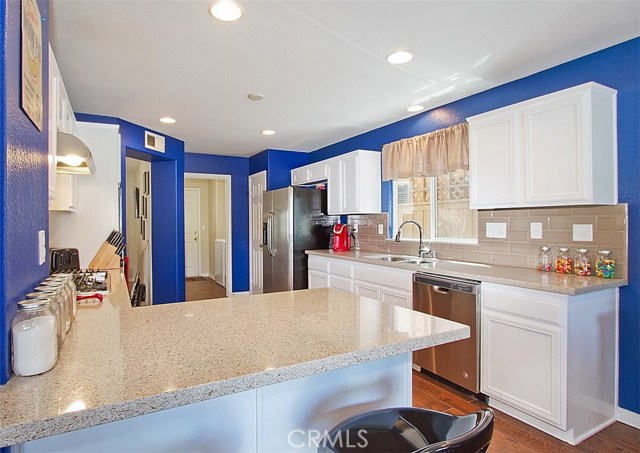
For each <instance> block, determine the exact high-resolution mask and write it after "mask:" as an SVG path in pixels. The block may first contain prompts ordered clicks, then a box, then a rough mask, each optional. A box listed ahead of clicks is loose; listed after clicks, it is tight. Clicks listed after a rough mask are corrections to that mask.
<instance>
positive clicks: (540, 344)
mask: <svg viewBox="0 0 640 453" xmlns="http://www.w3.org/2000/svg"><path fill="white" fill-rule="evenodd" d="M616 297H617V292H616V290H615V289H607V290H602V291H597V292H593V293H588V294H582V295H576V296H567V295H562V294H557V293H550V292H545V291H536V290H530V289H524V288H515V287H510V286H504V285H496V284H491V283H482V294H481V304H482V306H481V319H482V323H481V341H480V344H481V356H480V363H481V366H480V368H481V377H480V384H481V391H482V393H484V394H485V395H487V396H489V404H490V405H492V406H494V407H496V408H498V409H500V410H502V411H504V412H506V413H508V414H510V415H512V416H514V417H516V418H518V419H520V420H523V421H525V422H527V423H529V424H530V425H532V426H535V427H536V428H538V429H541V430H542V431H545V432H547V433H549V434H551V435H553V436H555V437H558V438H560V439H562V440H564V441H566V442H569V443H571V444H574V445H575V444H577V443H579V442H580V441H581V440H583V439H585V438H586V437H588V436H590V435H591V434H593V433H595V432H596V431H598V430H600V429H602V428H603V427H605V426H607V425H608V424H610V423H612V422H613V421H615V402H616V398H615V379H616V378H615V374H616V373H615V355H616V325H617V319H616V312H617V311H616Z"/></svg>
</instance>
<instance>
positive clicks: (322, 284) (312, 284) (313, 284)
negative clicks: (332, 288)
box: [309, 270, 329, 289]
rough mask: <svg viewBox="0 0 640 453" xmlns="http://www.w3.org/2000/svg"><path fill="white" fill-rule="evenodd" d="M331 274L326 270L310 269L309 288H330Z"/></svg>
mask: <svg viewBox="0 0 640 453" xmlns="http://www.w3.org/2000/svg"><path fill="white" fill-rule="evenodd" d="M328 287H329V275H328V274H326V273H324V272H318V271H312V270H310V271H309V289H314V288H328Z"/></svg>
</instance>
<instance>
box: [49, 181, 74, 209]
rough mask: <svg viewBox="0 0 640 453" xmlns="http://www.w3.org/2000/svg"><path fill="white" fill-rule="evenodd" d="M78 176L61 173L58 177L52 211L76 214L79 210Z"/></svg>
mask: <svg viewBox="0 0 640 453" xmlns="http://www.w3.org/2000/svg"><path fill="white" fill-rule="evenodd" d="M77 178H78V176H77V175H68V174H64V173H59V174H57V175H56V196H55V199H54V200H53V203H52V204H51V205H50V206H49V210H50V211H68V212H75V211H76V210H77V208H78V179H77Z"/></svg>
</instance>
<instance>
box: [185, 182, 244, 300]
mask: <svg viewBox="0 0 640 453" xmlns="http://www.w3.org/2000/svg"><path fill="white" fill-rule="evenodd" d="M184 178H185V179H187V178H188V179H216V180H219V181H224V192H225V193H224V195H225V203H224V204H225V208H224V210H225V213H226V215H227V234H226V238H225V239H226V240H227V282H226V283H227V286H226V289H227V297H230V296H231V295H232V294H233V292H232V288H233V267H232V266H233V252H232V250H233V244H232V235H231V231H232V230H231V225H232V222H231V220H232V219H231V215H232V213H231V175H212V174H207V173H185V174H184Z"/></svg>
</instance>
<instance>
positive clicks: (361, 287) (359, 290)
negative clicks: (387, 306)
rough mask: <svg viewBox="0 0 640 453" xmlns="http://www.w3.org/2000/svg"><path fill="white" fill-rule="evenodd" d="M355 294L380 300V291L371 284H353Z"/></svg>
mask: <svg viewBox="0 0 640 453" xmlns="http://www.w3.org/2000/svg"><path fill="white" fill-rule="evenodd" d="M355 289H356V294H357V295H358V296H363V297H368V298H370V299H374V300H380V289H379V288H378V287H377V286H376V285H373V284H371V283H363V282H355Z"/></svg>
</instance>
